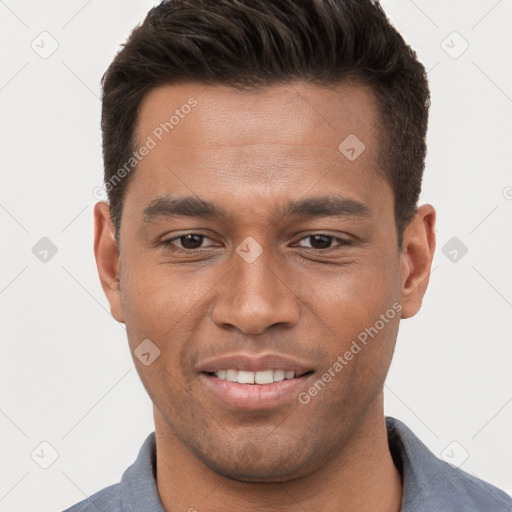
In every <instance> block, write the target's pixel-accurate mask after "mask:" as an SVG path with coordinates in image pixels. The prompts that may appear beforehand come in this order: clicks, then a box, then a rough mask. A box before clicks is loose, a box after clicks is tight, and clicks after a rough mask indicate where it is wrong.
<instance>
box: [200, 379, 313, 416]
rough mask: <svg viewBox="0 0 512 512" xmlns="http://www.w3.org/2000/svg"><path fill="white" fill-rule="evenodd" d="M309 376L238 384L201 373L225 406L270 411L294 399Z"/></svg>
mask: <svg viewBox="0 0 512 512" xmlns="http://www.w3.org/2000/svg"><path fill="white" fill-rule="evenodd" d="M310 375H311V374H307V375H304V376H302V377H295V378H294V379H285V380H281V381H279V382H273V383H272V384H239V383H238V382H231V381H229V380H222V379H218V378H217V377H215V376H214V375H210V374H208V373H202V374H201V377H202V378H203V380H204V381H205V383H206V385H207V386H208V387H209V388H210V389H211V390H212V391H213V392H214V393H215V395H217V397H219V398H220V399H221V400H222V401H223V402H225V403H226V404H228V405H230V406H232V407H235V408H238V409H271V408H274V407H278V406H280V405H282V404H283V403H286V402H289V401H290V400H291V399H292V398H294V397H296V396H297V394H298V393H299V391H300V389H301V388H302V387H304V385H305V382H306V380H307V379H308V377H309V376H310Z"/></svg>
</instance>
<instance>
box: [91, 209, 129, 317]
mask: <svg viewBox="0 0 512 512" xmlns="http://www.w3.org/2000/svg"><path fill="white" fill-rule="evenodd" d="M94 256H95V257H96V266H97V267H98V274H99V276H100V281H101V287H102V288H103V292H104V293H105V295H106V297H107V299H108V302H109V303H110V312H111V314H112V316H113V317H114V318H115V319H116V320H117V321H118V322H123V323H124V317H123V310H122V308H121V296H120V293H119V265H120V261H119V252H118V250H117V243H116V238H115V229H114V225H113V223H112V220H111V218H110V208H109V205H108V203H106V202H104V201H100V202H99V203H96V204H95V205H94Z"/></svg>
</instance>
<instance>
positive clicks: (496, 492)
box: [64, 417, 512, 512]
mask: <svg viewBox="0 0 512 512" xmlns="http://www.w3.org/2000/svg"><path fill="white" fill-rule="evenodd" d="M386 427H387V431H388V441H389V447H390V451H391V454H392V455H393V459H394V461H395V464H396V465H397V467H398V468H399V470H400V471H401V473H402V475H403V496H402V507H401V509H400V512H477V511H478V512H505V511H508V512H510V511H512V498H511V497H510V496H509V495H508V494H506V493H504V492H503V491H501V490H500V489H498V488H497V487H494V486H493V485H491V484H489V483H487V482H484V481H483V480H480V479H478V478H476V477H474V476H473V475H470V474H469V473H466V472H465V471H462V470H461V469H459V468H456V467H454V466H452V465H450V464H448V463H447V462H444V461H442V460H440V459H438V458H437V457H436V456H435V455H434V454H433V453H432V452H431V451H430V450H429V449H428V448H427V447H426V446H425V445H424V444H423V443H422V442H421V441H420V440H419V439H418V438H417V437H416V436H415V435H414V433H413V432H412V431H411V430H410V429H409V428H408V427H407V426H406V425H404V424H403V423H402V422H401V421H399V420H397V419H395V418H391V417H387V418H386ZM155 477H156V444H155V433H154V432H152V433H151V434H150V435H149V436H148V437H147V439H146V440H145V441H144V444H143V445H142V448H141V449H140V452H139V455H138V456H137V459H136V461H135V462H134V463H133V464H132V465H131V466H130V467H129V468H128V469H127V470H126V471H125V472H124V474H123V476H122V478H121V481H120V482H119V483H118V484H115V485H111V486H110V487H106V488H105V489H103V490H101V491H99V492H97V493H96V494H93V495H92V496H91V497H89V498H87V499H86V500H84V501H81V502H80V503H77V504H76V505H74V506H72V507H71V508H68V509H67V510H65V511H64V512H98V511H101V512H165V510H164V508H163V506H162V503H161V501H160V498H159V496H158V490H157V486H156V478H155ZM167 512H171V511H167Z"/></svg>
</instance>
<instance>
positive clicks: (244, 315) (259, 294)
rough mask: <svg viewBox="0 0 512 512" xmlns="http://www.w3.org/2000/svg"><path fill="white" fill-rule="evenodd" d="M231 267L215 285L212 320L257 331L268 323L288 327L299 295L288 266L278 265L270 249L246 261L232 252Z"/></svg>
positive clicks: (294, 318) (294, 317)
mask: <svg viewBox="0 0 512 512" xmlns="http://www.w3.org/2000/svg"><path fill="white" fill-rule="evenodd" d="M230 264H231V265H232V266H231V271H230V272H228V274H227V275H226V277H225V278H224V279H223V280H222V281H221V283H219V284H218V285H217V287H216V288H215V300H214V303H213V307H212V320H213V321H214V322H215V324H216V325H218V326H219V327H221V328H226V327H228V326H234V327H236V328H237V329H239V330H240V331H242V332H243V333H246V334H261V333H263V332H264V331H265V330H266V329H268V328H269V327H271V326H274V325H277V324H281V326H282V327H292V326H294V325H295V324H296V323H297V322H298V319H299V313H300V307H299V304H300V299H299V296H298V295H297V293H296V292H294V289H293V288H294V286H293V282H291V276H290V274H291V270H292V269H290V270H289V271H288V272H287V271H286V269H285V268H282V267H283V266H282V265H281V266H278V265H277V263H276V261H275V259H274V258H273V257H272V255H271V254H270V251H265V250H264V251H263V252H262V254H261V255H260V256H259V257H258V258H257V259H255V260H254V261H252V262H250V263H248V262H247V261H245V260H244V259H243V258H242V257H240V256H239V255H238V253H234V255H233V258H232V262H231V261H230Z"/></svg>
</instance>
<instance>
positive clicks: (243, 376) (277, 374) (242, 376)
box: [214, 370, 295, 384]
mask: <svg viewBox="0 0 512 512" xmlns="http://www.w3.org/2000/svg"><path fill="white" fill-rule="evenodd" d="M214 375H215V376H216V377H217V378H219V379H221V380H229V381H230V382H238V383H239V384H272V382H279V381H281V380H285V379H293V378H294V377H295V372H286V371H284V370H262V371H261V372H247V371H245V370H219V371H218V372H215V373H214Z"/></svg>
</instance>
